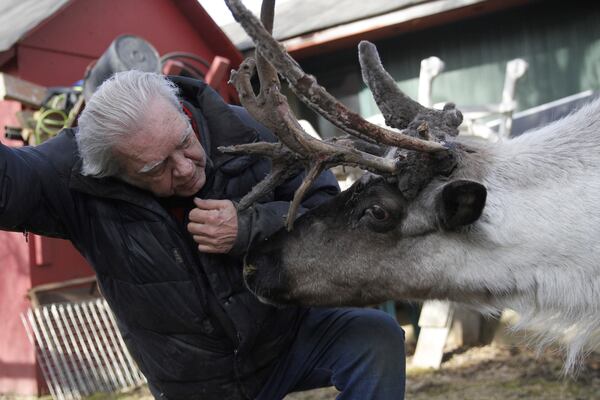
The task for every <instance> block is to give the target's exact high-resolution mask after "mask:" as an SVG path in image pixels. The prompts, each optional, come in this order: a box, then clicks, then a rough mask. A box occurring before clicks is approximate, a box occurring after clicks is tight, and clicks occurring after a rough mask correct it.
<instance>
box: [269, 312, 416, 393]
mask: <svg viewBox="0 0 600 400" xmlns="http://www.w3.org/2000/svg"><path fill="white" fill-rule="evenodd" d="M332 385H333V386H335V387H336V388H337V389H338V390H339V391H340V392H341V393H340V394H339V396H338V397H337V399H338V400H402V399H404V387H405V352H404V332H403V331H402V329H401V328H400V326H399V325H398V323H397V322H396V321H395V320H394V319H393V318H392V317H390V316H389V315H388V314H386V313H383V312H381V311H379V310H374V309H355V308H339V309H330V308H321V309H319V308H314V309H311V310H310V311H309V313H308V314H307V315H306V317H305V319H304V321H303V323H302V325H301V326H300V329H299V331H298V334H297V336H296V339H295V340H294V342H293V344H292V346H291V347H290V348H289V350H288V351H287V352H286V353H285V354H283V355H282V359H281V360H280V361H279V363H278V364H277V367H276V368H275V372H274V373H273V374H272V375H271V376H270V377H269V379H268V381H267V383H266V385H265V386H264V388H263V389H262V391H261V392H260V394H259V395H258V397H257V400H279V399H282V398H283V397H285V395H286V394H288V393H290V392H294V391H300V390H307V389H314V388H319V387H325V386H332Z"/></svg>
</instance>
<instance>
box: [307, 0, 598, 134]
mask: <svg viewBox="0 0 600 400" xmlns="http://www.w3.org/2000/svg"><path fill="white" fill-rule="evenodd" d="M377 46H378V48H379V51H380V55H381V57H382V60H383V63H384V66H385V67H386V69H387V70H388V71H389V72H390V73H391V74H392V76H393V77H394V78H395V79H396V80H397V81H398V83H399V86H400V87H401V89H402V90H404V91H405V92H406V93H407V94H409V95H410V96H412V97H415V98H416V96H417V79H418V75H419V67H420V61H421V60H422V59H424V58H427V57H429V56H438V57H440V58H441V59H442V60H444V62H445V63H446V70H445V72H443V73H442V74H441V75H440V76H439V77H438V78H437V79H436V81H435V82H434V85H433V100H434V102H441V101H453V102H455V103H457V104H458V105H459V106H460V105H482V104H488V103H497V102H499V101H500V99H501V95H502V86H503V84H504V75H505V68H506V62H507V61H509V60H511V59H514V58H517V57H521V58H524V59H525V60H526V61H527V62H528V63H529V70H528V72H527V74H526V75H525V77H524V78H522V79H521V80H520V81H519V83H518V85H517V90H516V95H517V100H518V102H519V106H518V109H519V110H522V109H527V108H530V107H533V106H536V105H539V104H543V103H546V102H548V101H552V100H555V99H558V98H561V97H564V96H568V95H571V94H574V93H578V92H581V91H584V90H587V89H594V90H597V89H600V2H595V1H576V0H575V1H570V2H568V3H565V2H564V1H543V2H538V3H534V4H532V5H529V6H526V7H521V8H518V9H514V10H510V11H506V12H501V13H497V14H494V15H489V16H484V17H480V18H477V19H473V20H466V21H461V22H458V23H454V24H451V25H446V26H443V27H438V28H435V29H429V30H427V31H423V32H416V33H411V34H406V35H402V36H398V37H395V38H392V39H387V40H385V41H381V42H378V43H377ZM303 65H305V66H306V68H307V70H309V71H310V72H311V73H312V74H314V75H316V76H317V77H318V79H319V81H320V82H321V83H322V84H323V85H324V86H326V87H327V88H328V89H330V90H331V91H332V93H334V94H336V95H337V93H338V92H340V93H341V94H342V95H345V96H347V91H348V83H347V82H346V83H343V81H342V80H341V79H340V72H341V71H342V70H343V71H344V72H345V73H348V68H349V67H348V65H353V66H354V67H352V68H356V72H353V73H352V74H351V75H353V76H354V77H355V78H354V79H360V75H359V73H358V69H357V68H358V61H357V58H356V51H355V50H352V51H346V52H340V53H336V54H333V55H331V57H319V60H314V61H311V60H307V61H306V62H305V63H303ZM341 65H345V67H344V68H340V66H341ZM350 86H356V84H354V85H350ZM358 100H359V103H360V108H361V113H362V114H363V115H366V116H369V115H373V114H375V113H378V112H379V111H378V110H377V108H376V106H375V104H374V103H373V101H372V98H371V94H370V92H369V91H368V90H367V89H365V88H364V85H363V89H362V90H360V91H359V93H358ZM318 125H319V126H321V129H325V130H326V131H327V130H329V129H328V128H327V127H326V126H325V128H323V126H324V125H326V124H322V123H321V122H319V123H318ZM326 135H327V134H326Z"/></svg>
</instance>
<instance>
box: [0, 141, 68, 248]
mask: <svg viewBox="0 0 600 400" xmlns="http://www.w3.org/2000/svg"><path fill="white" fill-rule="evenodd" d="M60 139H61V138H60V137H59V138H56V139H53V140H51V141H49V142H47V143H48V144H43V145H40V146H37V147H21V148H11V147H8V146H5V145H2V144H0V230H6V231H17V232H19V231H20V232H33V233H38V234H41V235H45V236H52V237H59V238H65V239H66V238H68V237H69V234H68V232H67V229H66V228H65V222H66V221H65V217H64V216H65V215H66V213H67V212H68V210H69V209H71V210H72V198H71V196H70V194H69V191H68V189H67V183H66V182H67V178H66V177H64V176H62V174H61V173H60V172H59V170H58V169H57V166H56V164H55V163H53V162H52V161H51V160H50V159H49V158H48V153H54V151H56V150H57V149H55V148H53V147H54V146H57V145H59V144H60V143H58V142H59V141H60ZM54 141H56V142H54ZM50 142H53V143H50ZM65 152H68V149H65ZM65 155H66V154H61V156H62V157H64V156H65Z"/></svg>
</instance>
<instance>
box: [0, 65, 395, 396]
mask: <svg viewBox="0 0 600 400" xmlns="http://www.w3.org/2000/svg"><path fill="white" fill-rule="evenodd" d="M257 140H274V139H273V137H272V135H271V134H270V133H269V132H268V131H267V130H266V129H265V128H264V127H263V126H261V125H259V124H258V123H257V122H255V121H254V120H252V119H251V118H250V117H249V116H248V114H247V113H246V111H245V110H244V109H242V108H240V107H234V106H229V105H227V104H225V103H224V102H223V101H222V100H221V98H220V97H219V96H218V95H217V94H216V93H215V92H214V91H212V90H211V89H210V88H209V87H207V86H206V85H205V84H204V83H202V82H199V81H194V80H190V79H185V78H171V79H167V78H165V77H163V76H160V75H156V74H151V73H143V72H137V71H129V72H123V73H118V74H116V75H114V76H113V77H112V78H111V79H109V80H108V81H107V82H105V83H104V84H103V85H102V86H101V87H100V88H99V89H98V90H97V91H96V93H95V94H94V95H93V97H92V98H91V100H90V102H89V104H87V106H86V108H85V110H84V112H83V113H82V115H81V116H80V118H79V128H78V129H67V130H65V131H64V132H62V133H61V134H60V135H59V136H58V137H56V138H55V139H52V140H50V141H48V142H46V143H44V144H42V145H40V146H37V147H34V148H32V147H25V148H19V149H11V148H7V147H4V146H1V145H0V228H2V229H4V230H12V231H22V232H27V231H30V232H34V233H38V234H41V235H48V236H54V237H60V238H65V239H68V240H70V241H71V242H72V243H73V244H74V245H75V247H76V248H77V249H78V250H79V251H80V252H81V253H82V254H83V255H84V256H85V258H86V259H87V260H88V261H89V263H90V264H91V265H92V267H93V268H94V270H95V272H96V274H97V277H98V283H99V285H100V288H101V290H102V293H103V295H104V297H105V298H106V300H107V301H108V303H109V304H110V307H111V308H112V310H113V311H114V313H115V315H116V318H117V320H118V323H119V328H120V330H121V333H122V335H123V338H124V339H125V342H126V343H127V346H128V348H129V350H130V351H131V354H132V356H133V357H134V358H135V360H136V361H137V363H138V365H139V367H140V369H141V370H142V372H143V373H144V374H145V376H146V377H147V379H148V382H149V385H150V388H151V391H152V393H153V394H154V396H155V397H156V398H163V399H185V400H190V399H203V400H211V399H215V400H224V399H253V398H259V399H264V400H276V399H281V398H283V397H284V396H285V395H286V394H287V393H289V392H291V391H295V390H302V389H307V388H312V387H321V386H327V385H335V386H336V387H337V388H338V389H339V390H340V391H341V392H342V394H341V395H340V397H339V398H341V399H360V400H365V399H395V400H397V399H401V398H402V397H403V392H404V353H403V350H404V349H403V334H402V331H401V329H400V328H399V327H398V326H397V324H396V323H395V321H394V320H393V319H391V318H389V317H387V316H386V315H385V314H383V313H381V312H378V311H375V310H359V309H307V308H301V307H287V308H276V307H273V306H270V305H266V304H262V303H260V302H259V301H258V300H256V299H255V298H254V297H253V296H252V295H251V294H250V292H249V291H247V290H246V289H245V287H244V284H243V280H242V273H241V269H242V256H243V254H244V253H245V251H246V249H247V248H248V246H251V244H252V243H253V242H254V241H257V240H261V239H263V238H265V237H267V236H268V235H269V234H271V233H273V232H274V231H276V230H278V229H279V228H281V227H282V225H283V216H284V215H285V213H286V211H287V207H288V202H289V200H290V199H291V197H292V195H293V192H294V190H295V189H296V188H297V186H298V185H299V183H300V177H296V178H294V179H291V180H290V181H288V182H286V183H285V184H283V185H281V186H280V187H278V188H277V189H276V190H275V191H274V193H273V194H272V195H271V197H270V198H268V199H264V200H263V201H262V202H261V203H259V204H256V205H254V206H253V207H251V208H249V209H247V210H244V211H240V212H238V211H237V210H236V207H235V204H236V200H238V199H240V198H241V197H242V196H243V195H244V194H246V193H247V192H248V191H249V190H250V189H251V188H252V186H253V185H255V184H256V183H257V182H258V181H260V180H261V179H262V178H263V177H264V176H265V175H266V174H267V172H268V171H269V165H270V164H269V162H268V161H267V160H263V159H257V158H252V157H247V156H245V157H236V156H231V155H225V154H222V153H220V152H219V151H218V150H217V148H218V147H219V146H223V145H231V144H239V143H248V142H253V141H257ZM337 190H338V189H337V185H336V182H335V180H334V179H333V177H332V175H331V174H329V173H327V174H323V175H322V176H321V177H320V178H319V180H318V181H317V182H315V184H314V186H313V187H312V189H311V191H310V192H309V193H308V194H307V196H306V198H305V200H304V202H303V204H302V207H304V210H305V209H308V208H311V207H314V206H316V205H318V204H319V203H321V202H323V201H325V200H327V199H328V198H330V197H331V196H333V195H334V194H336V193H337Z"/></svg>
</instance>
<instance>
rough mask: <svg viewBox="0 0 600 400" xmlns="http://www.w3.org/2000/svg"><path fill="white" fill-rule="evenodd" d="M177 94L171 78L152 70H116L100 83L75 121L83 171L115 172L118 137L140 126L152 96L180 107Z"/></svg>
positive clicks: (110, 173)
mask: <svg viewBox="0 0 600 400" xmlns="http://www.w3.org/2000/svg"><path fill="white" fill-rule="evenodd" d="M177 94H178V88H177V86H175V84H174V83H173V82H171V81H170V80H168V79H167V78H166V77H165V76H163V75H159V74H155V73H151V72H141V71H125V72H118V73H116V74H114V75H113V76H112V77H110V78H109V79H107V80H106V81H105V82H104V83H103V84H102V85H100V87H98V89H97V90H96V92H95V93H94V95H93V96H92V98H91V99H90V101H89V103H88V104H86V107H85V109H84V110H83V112H82V113H81V116H80V117H79V122H78V125H79V132H78V134H77V135H76V139H77V145H78V147H79V154H80V156H81V159H82V162H83V165H82V170H81V172H82V173H83V175H89V176H94V177H97V178H101V177H107V176H115V175H118V174H119V170H120V165H119V162H118V160H117V159H116V158H115V156H114V152H113V148H114V145H115V144H116V142H117V140H118V139H119V138H121V137H122V136H125V135H129V134H131V133H134V132H136V131H138V130H139V129H141V128H142V126H141V124H142V123H143V121H144V118H145V116H146V115H147V110H148V107H149V104H150V102H151V100H152V99H156V98H162V99H164V100H166V101H167V103H169V104H172V105H173V106H174V107H175V108H176V109H178V110H181V105H180V103H179V99H178V97H177Z"/></svg>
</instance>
